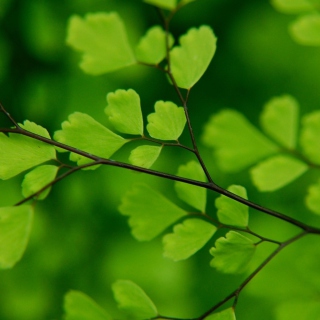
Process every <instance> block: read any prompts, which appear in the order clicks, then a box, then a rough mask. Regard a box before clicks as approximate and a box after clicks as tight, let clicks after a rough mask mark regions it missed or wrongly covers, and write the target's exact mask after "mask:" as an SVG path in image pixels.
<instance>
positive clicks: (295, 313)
mask: <svg viewBox="0 0 320 320" xmlns="http://www.w3.org/2000/svg"><path fill="white" fill-rule="evenodd" d="M275 315H276V318H275V319H276V320H293V319H297V318H298V319H299V320H309V319H310V320H311V319H315V320H318V319H319V315H320V304H319V301H318V299H317V298H316V297H315V298H314V299H310V298H309V299H305V298H301V299H294V300H289V301H281V303H280V305H279V306H278V307H277V309H276V312H275Z"/></svg>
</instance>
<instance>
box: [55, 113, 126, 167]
mask: <svg viewBox="0 0 320 320" xmlns="http://www.w3.org/2000/svg"><path fill="white" fill-rule="evenodd" d="M61 127H62V130H59V131H56V132H55V134H54V139H55V140H57V141H58V142H61V143H63V144H66V145H69V146H73V147H75V148H78V149H80V150H83V151H86V152H88V153H91V154H93V155H96V156H100V157H102V158H109V157H111V156H112V155H113V154H114V153H115V152H116V151H117V150H118V149H120V148H121V147H122V146H123V145H124V144H125V143H127V142H128V140H126V139H124V138H122V137H121V136H119V135H117V134H115V133H114V132H112V131H111V130H109V129H108V128H106V127H104V126H103V125H101V124H100V123H99V122H97V121H96V120H94V119H93V118H91V117H90V116H89V115H87V114H84V113H80V112H75V113H73V114H71V115H70V116H69V118H68V121H64V122H63V123H62V125H61ZM70 159H71V160H72V161H76V162H77V163H78V165H82V164H85V163H90V162H92V160H91V159H88V158H85V157H83V156H79V155H77V154H71V156H70Z"/></svg>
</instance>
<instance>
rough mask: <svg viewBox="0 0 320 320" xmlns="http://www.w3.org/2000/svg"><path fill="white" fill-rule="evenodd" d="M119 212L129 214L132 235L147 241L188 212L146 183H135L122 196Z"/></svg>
mask: <svg viewBox="0 0 320 320" xmlns="http://www.w3.org/2000/svg"><path fill="white" fill-rule="evenodd" d="M119 211H120V213H121V214H123V215H126V216H129V226H130V227H131V232H132V235H133V236H134V237H135V238H136V239H137V240H140V241H149V240H151V239H153V238H155V237H156V236H158V235H159V234H160V233H161V232H163V231H164V230H165V229H166V228H167V227H169V226H170V225H172V224H173V223H174V222H176V221H177V220H178V219H180V218H182V217H183V216H186V215H187V214H188V213H187V212H186V211H184V210H183V209H181V208H179V207H178V206H177V205H175V204H174V203H172V202H171V201H169V200H168V199H167V198H165V197H164V196H163V195H162V194H161V193H159V192H157V191H155V190H153V189H151V188H150V187H149V186H148V185H146V184H136V185H134V186H133V187H132V189H131V190H129V191H128V192H127V193H126V194H125V195H124V197H123V198H122V202H121V205H120V206H119Z"/></svg>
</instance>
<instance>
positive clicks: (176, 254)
mask: <svg viewBox="0 0 320 320" xmlns="http://www.w3.org/2000/svg"><path fill="white" fill-rule="evenodd" d="M216 230H217V228H216V227H215V226H214V225H213V224H211V223H209V222H206V221H203V220H200V219H187V220H185V221H183V222H182V223H180V224H177V225H175V226H174V228H173V233H170V234H167V235H165V236H164V237H163V245H164V255H165V256H166V257H168V258H170V259H172V260H174V261H178V260H184V259H187V258H189V257H190V256H192V255H193V254H195V253H196V252H197V251H198V250H200V249H201V248H202V247H203V246H204V245H205V244H206V243H207V242H208V241H209V240H210V238H211V237H212V236H213V234H214V233H215V232H216Z"/></svg>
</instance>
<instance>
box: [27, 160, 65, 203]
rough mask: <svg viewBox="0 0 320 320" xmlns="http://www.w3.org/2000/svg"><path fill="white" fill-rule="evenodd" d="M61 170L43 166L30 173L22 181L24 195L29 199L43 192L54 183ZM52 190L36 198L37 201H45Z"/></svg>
mask: <svg viewBox="0 0 320 320" xmlns="http://www.w3.org/2000/svg"><path fill="white" fill-rule="evenodd" d="M58 170H59V168H58V167H57V166H53V165H43V166H39V167H36V168H35V169H33V170H32V171H30V172H29V173H27V174H26V175H25V177H24V179H23V181H22V185H21V187H22V195H23V196H24V197H25V198H27V197H29V196H31V195H32V194H35V193H36V192H38V191H39V190H41V189H42V188H43V187H44V186H46V185H47V184H48V183H50V182H51V181H53V180H54V179H55V177H56V175H57V172H58ZM50 190H51V187H49V188H47V189H46V190H44V191H42V192H41V193H40V194H39V195H37V196H36V197H35V198H36V199H37V200H43V199H45V198H46V197H47V195H48V194H49V192H50Z"/></svg>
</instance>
